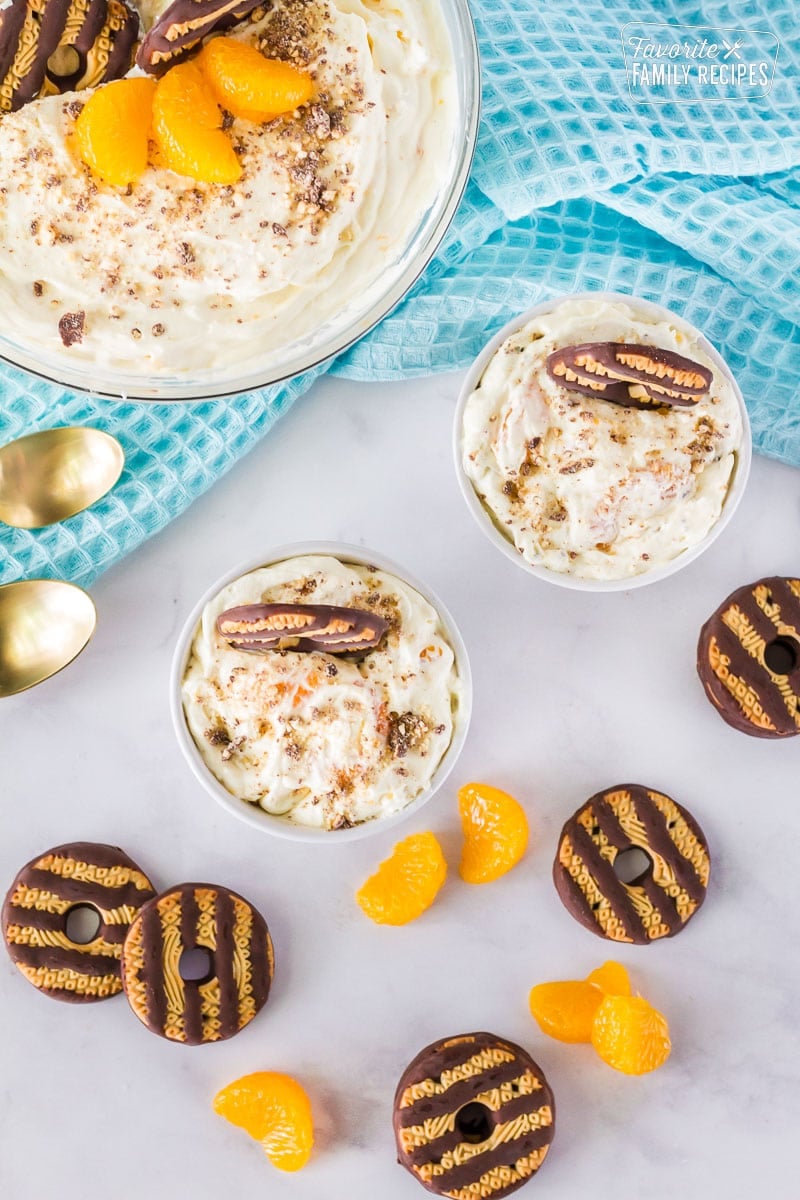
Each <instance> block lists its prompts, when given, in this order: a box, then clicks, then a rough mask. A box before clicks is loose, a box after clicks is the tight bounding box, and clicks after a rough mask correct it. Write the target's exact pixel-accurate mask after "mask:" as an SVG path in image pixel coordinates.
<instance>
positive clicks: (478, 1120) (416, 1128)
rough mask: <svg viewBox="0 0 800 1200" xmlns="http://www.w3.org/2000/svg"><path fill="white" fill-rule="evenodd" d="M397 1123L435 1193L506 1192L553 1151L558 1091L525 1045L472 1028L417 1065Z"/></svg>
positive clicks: (405, 1156) (403, 1087)
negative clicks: (555, 1107)
mask: <svg viewBox="0 0 800 1200" xmlns="http://www.w3.org/2000/svg"><path fill="white" fill-rule="evenodd" d="M394 1128H395V1139H396V1143H397V1149H398V1156H399V1161H400V1162H401V1163H402V1165H403V1166H405V1167H406V1168H407V1170H409V1171H410V1172H411V1173H412V1174H413V1175H414V1176H415V1177H416V1178H417V1179H418V1180H419V1181H420V1182H421V1183H423V1184H424V1185H425V1187H427V1188H428V1189H429V1190H430V1191H433V1192H437V1193H439V1194H441V1195H445V1196H450V1197H452V1196H460V1195H463V1196H465V1197H468V1198H469V1200H480V1198H481V1197H488V1196H496V1197H498V1198H500V1197H503V1196H506V1195H508V1194H510V1193H511V1192H512V1191H514V1190H516V1188H517V1187H519V1186H521V1184H522V1183H523V1182H524V1181H525V1180H526V1179H527V1178H529V1177H530V1175H531V1174H533V1172H534V1171H535V1170H536V1169H537V1168H538V1166H539V1164H540V1163H541V1161H542V1160H543V1158H544V1155H545V1154H546V1153H547V1148H548V1146H549V1144H550V1142H551V1141H552V1137H553V1129H554V1105H553V1097H552V1093H551V1091H550V1088H549V1086H548V1084H547V1080H546V1079H545V1078H544V1076H543V1074H542V1072H541V1070H540V1069H539V1067H538V1066H537V1065H536V1063H534V1062H533V1060H532V1059H531V1058H530V1057H529V1055H527V1054H526V1052H525V1051H524V1050H522V1049H521V1048H520V1047H519V1046H516V1045H514V1044H513V1043H512V1042H505V1041H502V1040H501V1039H499V1038H495V1037H493V1035H491V1034H487V1033H479V1034H468V1035H464V1037H462V1038H451V1039H448V1040H446V1041H443V1042H438V1043H435V1044H433V1045H431V1046H428V1047H427V1048H426V1049H425V1050H423V1051H422V1052H421V1053H420V1054H418V1055H417V1057H416V1058H415V1059H414V1060H413V1062H412V1063H410V1065H409V1066H408V1067H407V1069H406V1071H405V1072H404V1074H403V1076H402V1078H401V1080H400V1082H399V1084H398V1086H397V1090H396V1093H395V1106H394Z"/></svg>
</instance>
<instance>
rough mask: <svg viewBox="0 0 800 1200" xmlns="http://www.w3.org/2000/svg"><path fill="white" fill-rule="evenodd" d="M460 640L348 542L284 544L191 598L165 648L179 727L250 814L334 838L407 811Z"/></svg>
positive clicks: (437, 779) (282, 828)
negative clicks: (175, 638)
mask: <svg viewBox="0 0 800 1200" xmlns="http://www.w3.org/2000/svg"><path fill="white" fill-rule="evenodd" d="M471 697H472V692H471V681H470V670H469V663H468V660H467V653H466V649H465V647H464V643H463V641H462V639H461V637H460V634H459V632H458V630H457V628H456V626H455V624H454V623H453V620H452V618H451V617H450V615H449V614H448V612H447V610H446V609H445V608H444V606H443V604H442V603H441V601H440V600H439V599H437V598H436V597H435V596H434V595H433V594H432V593H431V592H430V590H429V589H428V588H426V587H425V586H424V585H423V584H421V583H419V582H418V581H416V580H412V579H409V577H408V574H407V572H406V571H404V570H402V569H401V568H399V567H397V566H396V565H395V564H394V563H391V562H389V561H388V560H387V559H385V558H383V557H382V556H378V555H375V554H373V553H372V552H371V551H365V550H364V549H363V548H358V547H355V546H347V545H340V544H338V543H314V544H303V545H298V546H285V547H282V548H280V549H278V550H276V551H273V553H272V554H270V555H269V556H268V557H266V558H261V559H259V560H256V561H255V562H251V563H247V564H245V565H244V566H243V567H240V568H238V569H237V570H236V571H234V572H232V573H230V574H229V575H226V576H225V578H224V579H222V580H220V581H219V582H218V583H216V584H215V585H214V586H213V587H212V588H211V589H210V590H209V592H208V593H206V595H205V596H203V597H202V599H201V600H200V601H199V602H198V604H197V605H196V607H195V609H194V611H193V612H192V613H191V614H190V616H189V619H188V621H187V623H186V625H185V628H184V630H183V633H182V635H181V637H180V639H179V642H178V646H177V649H176V653H175V658H174V661H173V670H172V683H171V703H172V715H173V721H174V725H175V730H176V733H177V736H178V741H179V744H180V746H181V749H182V751H183V754H184V756H185V758H186V759H187V761H188V763H189V766H190V767H191V769H192V771H193V772H194V774H195V776H196V777H197V779H198V780H199V781H200V783H201V784H202V785H203V787H204V788H205V789H206V791H208V792H209V793H210V794H211V795H212V796H214V798H215V799H216V800H218V801H219V802H220V803H221V804H222V805H223V806H224V807H225V808H227V809H228V811H230V812H232V813H233V814H234V815H235V816H237V817H240V818H242V819H243V820H245V821H247V822H248V823H249V824H250V825H252V826H255V827H256V828H258V829H261V830H264V831H265V832H268V833H273V834H276V835H278V836H280V837H288V838H292V839H295V840H304V841H326V842H340V841H344V840H348V839H352V838H356V837H363V836H365V835H366V834H369V833H372V832H375V833H377V832H379V831H381V830H384V829H386V828H387V826H388V825H390V824H394V822H395V821H397V820H400V819H402V818H403V817H404V816H407V815H409V814H410V813H411V812H415V811H417V810H418V809H419V808H420V807H421V805H422V804H424V803H425V802H426V801H427V800H428V799H430V797H431V796H432V795H433V793H434V792H435V791H436V790H437V788H438V787H439V786H440V785H441V784H442V783H443V782H444V780H445V778H446V776H447V775H448V774H449V772H450V769H451V767H452V766H453V765H454V763H455V760H456V758H457V757H458V754H459V753H460V750H461V747H462V745H463V742H464V738H465V736H466V731H467V726H468V724H469V716H470V708H471Z"/></svg>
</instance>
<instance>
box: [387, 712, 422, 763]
mask: <svg viewBox="0 0 800 1200" xmlns="http://www.w3.org/2000/svg"><path fill="white" fill-rule="evenodd" d="M429 730H430V726H429V725H428V722H427V721H426V720H425V718H424V717H421V716H419V714H417V713H413V712H404V713H396V712H391V713H389V733H388V735H387V739H386V740H387V742H388V745H389V749H390V750H391V752H392V755H393V756H394V757H395V758H405V756H406V755H407V754H408V752H409V750H416V749H417V748H418V747H419V746H421V745H422V744H423V742H424V741H425V739H426V738H427V736H428V733H429Z"/></svg>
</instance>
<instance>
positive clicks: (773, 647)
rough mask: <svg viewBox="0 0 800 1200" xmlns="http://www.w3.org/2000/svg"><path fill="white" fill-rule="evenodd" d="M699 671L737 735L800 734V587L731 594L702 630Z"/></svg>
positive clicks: (776, 579)
mask: <svg viewBox="0 0 800 1200" xmlns="http://www.w3.org/2000/svg"><path fill="white" fill-rule="evenodd" d="M697 672H698V675H699V676H700V680H701V682H702V684H703V687H704V688H705V691H706V695H707V696H708V698H709V699H710V700H711V702H712V704H714V706H715V707H716V708H717V710H718V711H719V713H720V715H721V716H722V718H723V719H724V720H725V721H727V723H728V724H729V725H731V726H733V728H734V729H739V730H741V732H743V733H749V734H751V735H752V736H753V737H766V738H781V737H794V736H795V735H796V734H798V733H800V580H798V579H787V578H783V577H781V576H771V577H769V578H767V579H760V580H758V581H757V582H756V583H753V584H748V585H747V586H746V587H743V588H739V589H738V590H737V591H735V592H732V593H731V595H730V596H728V598H727V600H724V601H723V603H722V604H721V605H720V606H719V608H718V609H717V611H716V612H715V613H714V614H713V615H712V616H711V617H709V619H708V620H707V621H706V623H705V625H704V626H703V628H702V630H701V631H700V640H699V643H698V647H697Z"/></svg>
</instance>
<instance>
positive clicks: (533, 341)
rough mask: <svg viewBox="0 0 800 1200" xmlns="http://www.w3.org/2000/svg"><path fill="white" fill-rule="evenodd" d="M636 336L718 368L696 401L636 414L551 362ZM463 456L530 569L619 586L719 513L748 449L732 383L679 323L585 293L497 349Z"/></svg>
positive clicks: (681, 546) (471, 414) (474, 397)
mask: <svg viewBox="0 0 800 1200" xmlns="http://www.w3.org/2000/svg"><path fill="white" fill-rule="evenodd" d="M608 342H619V343H635V344H642V345H648V346H653V347H659V348H660V349H661V350H665V351H670V352H672V353H674V354H678V355H680V356H681V357H684V358H689V359H691V360H693V361H694V362H695V363H697V364H700V365H701V366H702V367H704V368H708V369H709V370H710V371H711V373H712V381H711V385H710V388H709V390H708V392H707V394H705V395H704V396H702V397H701V398H700V399H699V400H698V401H697V403H694V404H692V405H691V406H690V407H658V408H650V409H640V408H626V407H622V406H621V405H620V404H618V403H611V402H610V401H608V400H605V399H601V398H599V397H595V396H594V395H585V394H581V393H580V392H578V391H575V390H571V389H570V386H569V384H568V383H566V382H561V381H557V380H556V379H554V378H553V377H552V376H551V375H550V373H549V372H548V370H547V359H548V356H549V355H550V354H552V353H553V352H554V351H556V350H559V349H562V348H564V347H568V346H581V345H582V344H585V343H608ZM461 436H462V442H461V449H462V462H463V468H464V471H465V473H466V475H467V478H468V479H469V481H470V482H471V484H472V486H473V488H474V490H475V492H476V494H477V496H478V497H479V499H480V501H481V503H482V505H483V507H484V509H485V510H486V512H487V513H488V515H489V516H490V517H491V519H492V521H493V522H494V524H495V525H496V527H497V528H498V529H499V530H500V531H501V532H502V533H503V534H504V535H505V537H507V538H508V539H509V541H511V542H513V544H514V546H515V547H516V548H517V550H518V551H519V552H520V554H521V555H522V556H523V557H524V558H525V559H526V560H527V561H528V562H530V563H533V564H536V565H537V566H542V567H546V568H548V569H549V570H551V571H557V572H560V573H563V574H570V575H574V576H578V577H581V578H584V579H598V580H612V579H623V578H627V577H629V576H634V575H639V574H642V573H643V572H645V571H650V570H653V569H654V568H656V567H661V566H664V565H665V564H666V563H668V562H670V561H671V560H672V559H674V558H676V557H677V556H678V555H679V554H681V553H683V552H684V551H685V550H688V549H689V548H690V547H692V546H695V545H697V544H698V543H699V542H701V541H702V540H703V538H705V537H706V535H707V534H708V533H709V531H710V530H711V529H712V527H713V526H714V525H715V524H716V522H717V521H718V519H719V517H720V514H721V512H722V508H723V505H724V504H725V499H726V496H727V494H728V489H729V486H730V484H731V480H732V477H733V474H734V470H735V467H736V462H737V453H738V450H739V447H740V446H741V444H742V438H743V427H742V416H741V411H740V407H739V402H738V400H737V397H736V394H735V392H734V389H733V387H732V385H731V381H730V379H729V378H728V376H727V375H726V374H724V373H723V372H722V371H721V370H720V369H719V367H718V365H717V364H716V363H714V362H712V361H711V359H710V358H709V357H708V355H707V354H706V353H705V351H704V350H703V348H702V345H701V343H700V340H699V337H698V336H697V335H696V334H694V333H693V332H692V331H691V329H690V328H689V327H688V326H686V325H685V324H684V322H682V321H680V320H679V319H678V318H677V317H676V318H674V320H671V319H666V318H665V319H659V318H658V317H654V316H653V315H652V314H651V313H650V312H648V311H647V310H645V309H644V308H640V307H637V305H636V302H635V300H631V302H630V303H623V302H615V301H609V300H602V299H592V298H586V297H577V298H574V299H570V300H565V301H564V302H562V303H560V304H558V305H556V306H555V307H554V308H553V309H552V310H551V311H550V312H547V313H544V314H542V315H540V316H538V317H536V318H534V319H533V320H532V321H530V322H529V323H528V324H527V325H525V326H524V327H523V328H522V329H520V330H518V331H517V332H516V333H514V334H512V335H511V336H510V337H509V338H508V339H507V340H506V341H505V342H504V343H503V344H502V345H501V346H500V348H499V349H498V350H497V352H496V353H495V354H494V356H493V357H492V359H491V360H490V362H489V364H488V366H487V367H486V370H485V371H484V373H483V376H482V377H481V380H480V383H479V385H478V387H477V388H476V389H475V390H474V391H473V392H472V394H471V395H470V396H469V397H468V399H467V402H466V406H465V408H464V414H463V426H462V434H461Z"/></svg>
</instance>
